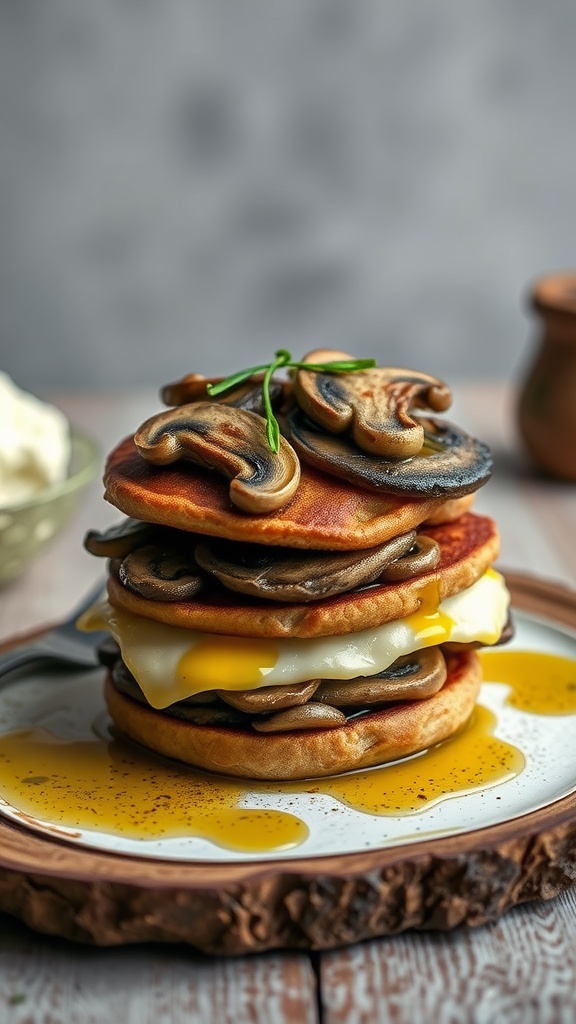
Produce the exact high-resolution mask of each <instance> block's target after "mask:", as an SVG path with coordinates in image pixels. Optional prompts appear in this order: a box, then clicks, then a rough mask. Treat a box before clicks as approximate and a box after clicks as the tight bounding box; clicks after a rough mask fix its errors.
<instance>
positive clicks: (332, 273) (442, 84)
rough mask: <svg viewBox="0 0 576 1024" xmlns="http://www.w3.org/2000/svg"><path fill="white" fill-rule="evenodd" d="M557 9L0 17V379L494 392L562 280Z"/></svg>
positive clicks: (80, 11)
mask: <svg viewBox="0 0 576 1024" xmlns="http://www.w3.org/2000/svg"><path fill="white" fill-rule="evenodd" d="M575 44H576V4H575V3H574V2H573V0H565V2H563V0H549V3H548V4H543V3H541V2H534V0H472V2H469V0H374V2H369V0H349V2H347V0H285V2H280V0H278V2H276V0H96V2H95V0H0V132H1V134H0V139H1V146H0V203H1V206H2V221H1V230H0V364H3V366H4V368H5V369H7V370H8V372H10V373H11V374H12V375H13V376H14V377H16V378H17V379H18V380H19V381H20V382H21V383H23V384H25V385H26V386H28V387H30V388H33V389H36V390H40V391H42V390H45V389H47V388H52V387H62V386H63V387H73V386H79V385H82V386H84V387H89V388H95V387H99V386H116V387H119V386H124V385H128V384H143V383H144V384H145V383H154V384H159V383H160V382H162V381H165V380H168V379H172V378H174V377H177V376H180V375H181V374H183V373H185V372H189V371H191V370H199V371H202V372H206V373H209V372H222V371H225V370H226V369H230V370H232V369H238V368H239V367H242V366H244V365H247V364H250V363H251V362H253V361H254V362H258V361H261V360H262V359H265V358H267V356H268V355H269V354H270V353H272V352H273V351H274V349H275V348H277V347H279V346H285V347H288V348H290V349H293V350H294V351H296V352H299V353H300V352H302V351H305V350H306V349H308V348H309V347H313V346H315V345H317V344H321V345H324V344H331V345H333V346H334V347H342V348H345V349H348V350H350V351H352V352H354V353H356V354H358V355H376V356H377V357H378V358H379V359H380V360H383V361H385V362H389V363H392V364H405V365H415V364H417V365H418V366H419V367H420V368H422V369H428V370H435V371H436V372H439V373H440V374H441V375H443V376H445V377H447V378H448V379H449V380H451V379H454V378H455V377H458V376H461V375H465V374H470V373H472V374H474V375H476V376H481V377H495V376H497V375H504V376H508V377H509V376H511V375H512V374H514V373H516V372H517V369H518V365H519V360H521V359H522V358H523V356H524V354H525V352H526V348H527V342H528V337H529V331H530V328H529V323H528V320H527V317H526V313H525V310H524V308H523V301H524V293H525V289H526V287H527V285H528V283H529V282H530V281H531V280H532V279H533V278H534V277H535V276H537V275H538V274H540V273H541V272H542V271H546V270H551V269H557V268H563V267H570V266H572V265H574V264H575V263H576V253H575V237H576V236H575V230H574V213H575V203H574V185H575V180H576V179H575V173H574V172H575V157H576V139H575V136H574V128H575V96H576V88H575V87H576V60H575V52H576V46H575Z"/></svg>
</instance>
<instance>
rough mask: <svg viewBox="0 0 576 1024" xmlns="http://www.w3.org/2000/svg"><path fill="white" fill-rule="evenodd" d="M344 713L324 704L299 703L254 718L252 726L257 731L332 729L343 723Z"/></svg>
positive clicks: (344, 719)
mask: <svg viewBox="0 0 576 1024" xmlns="http://www.w3.org/2000/svg"><path fill="white" fill-rule="evenodd" d="M345 721H346V715H344V714H343V713H342V712H341V711H338V709H337V708H331V707H328V706H327V705H325V704H316V703H313V702H309V703H308V704H300V705H299V706H298V707H296V708H286V710H285V711H278V712H277V713H276V714H275V715H269V716H268V717H267V718H260V719H256V720H255V721H253V722H252V728H253V729H256V731H257V732H291V731H292V729H334V728H335V727H336V726H339V725H344V723H345Z"/></svg>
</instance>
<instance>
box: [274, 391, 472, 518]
mask: <svg viewBox="0 0 576 1024" xmlns="http://www.w3.org/2000/svg"><path fill="white" fill-rule="evenodd" d="M287 424H288V429H289V435H290V440H291V442H292V444H293V446H294V448H295V449H296V451H297V453H298V455H299V456H300V458H301V459H302V460H303V461H304V462H307V463H309V464H310V465H311V466H315V467H316V468H317V469H320V470H323V471H324V472H325V473H329V474H331V475H332V476H336V477H340V478H342V479H344V480H347V481H348V482H349V483H355V484H357V485H358V486H359V487H366V488H367V489H368V490H376V491H386V492H388V493H390V494H396V495H399V496H407V497H422V498H423V497H426V498H439V497H447V498H448V497H450V498H453V497H460V496H461V495H463V494H471V493H472V492H473V491H476V490H477V489H478V488H479V487H481V486H482V484H484V483H486V481H487V480H488V478H489V477H490V473H491V472H492V456H491V454H490V449H489V448H488V447H487V445H485V444H483V443H482V442H481V441H478V440H476V438H473V437H471V436H470V435H469V434H467V433H465V431H463V430H460V429H459V428H458V427H456V426H454V425H453V424H451V423H448V422H446V421H445V420H439V419H436V418H435V417H426V419H423V420H422V427H423V430H424V446H423V448H422V450H421V452H420V454H419V455H414V456H412V458H409V459H385V458H383V457H381V456H375V455H367V454H366V452H363V451H361V449H360V448H358V447H357V446H356V445H355V444H354V443H353V442H352V441H349V440H347V439H346V438H343V437H337V436H336V435H335V434H327V433H325V432H324V431H322V430H321V429H320V428H319V427H317V426H316V425H315V424H314V423H312V422H311V420H309V419H308V418H307V417H306V416H305V415H304V414H303V412H302V411H301V410H300V409H294V410H292V412H290V413H289V414H288V416H287Z"/></svg>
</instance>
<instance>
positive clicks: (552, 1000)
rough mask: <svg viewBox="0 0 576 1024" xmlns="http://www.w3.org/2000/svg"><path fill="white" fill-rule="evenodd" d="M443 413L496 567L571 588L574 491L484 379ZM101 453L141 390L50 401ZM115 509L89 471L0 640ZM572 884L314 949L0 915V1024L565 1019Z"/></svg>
mask: <svg viewBox="0 0 576 1024" xmlns="http://www.w3.org/2000/svg"><path fill="white" fill-rule="evenodd" d="M454 391H455V395H456V398H455V402H454V406H453V410H452V412H451V417H452V419H454V421H455V422H458V423H459V424H461V425H462V426H463V427H465V428H466V429H468V430H469V431H470V432H472V433H474V434H476V435H477V436H479V437H481V438H482V439H483V440H485V441H487V442H488V443H489V444H490V445H491V447H492V449H493V453H494V457H495V470H494V475H493V477H492V480H491V481H490V483H489V484H488V485H487V486H486V487H485V488H484V489H483V490H482V491H480V492H479V494H478V495H477V498H476V504H475V507H476V509H477V510H478V511H481V512H487V513H489V514H491V515H493V516H494V517H495V518H496V519H497V521H498V523H499V527H500V532H501V535H502V554H501V557H500V560H499V565H500V567H502V568H509V569H515V570H518V571H520V572H523V573H532V574H534V575H537V576H541V577H545V578H547V579H551V580H553V581H555V582H561V583H563V584H565V585H567V586H570V587H572V588H576V543H575V538H576V489H575V488H574V486H570V485H567V484H561V483H557V482H553V481H547V480H542V479H540V478H539V477H538V476H537V475H536V474H534V473H533V472H532V470H531V467H530V465H529V463H528V461H527V459H526V458H525V457H524V456H523V454H522V453H521V451H520V448H519V445H518V441H517V436H516V432H515V428H514V404H513V401H512V397H511V395H510V393H509V391H507V390H506V389H505V388H504V387H502V386H500V385H496V384H479V385H472V384H468V383H465V382H462V383H461V384H460V385H459V386H455V387H454ZM54 398H55V400H57V401H58V404H60V406H61V407H62V408H63V409H64V411H65V412H66V413H67V414H68V416H69V417H70V419H71V420H72V421H73V422H74V423H75V424H76V425H77V426H79V427H83V428H85V429H86V430H89V431H90V432H91V433H92V434H93V435H94V436H96V437H97V438H98V439H99V441H100V443H101V446H102V451H103V452H104V451H106V450H107V449H109V448H110V447H111V446H112V445H113V444H114V443H115V442H116V440H118V438H119V437H121V436H123V435H124V434H127V433H130V432H131V431H132V430H133V429H135V427H136V426H137V425H138V424H139V423H140V422H141V421H142V420H143V419H145V418H146V417H147V416H149V415H150V414H151V413H153V412H154V411H156V410H157V409H159V408H160V403H159V401H158V399H157V397H156V394H155V393H154V392H149V393H137V394H133V395H130V396H128V397H126V396H123V397H122V396H119V395H118V396H113V395H107V396H104V395H88V394H87V395H57V396H54ZM117 519H118V513H117V512H116V511H115V510H114V509H112V508H111V507H109V506H107V505H106V503H105V502H104V501H103V500H102V493H101V485H100V483H99V482H98V481H97V482H95V484H94V485H93V487H92V488H91V490H90V493H89V495H88V497H87V498H86V500H85V501H84V503H83V506H82V508H81V510H80V511H79V513H78V514H77V516H76V518H75V520H74V522H73V523H72V524H71V525H70V526H69V528H68V530H67V532H66V534H65V535H64V536H63V537H61V538H59V539H58V540H57V542H56V543H55V544H54V546H53V547H52V548H51V550H50V551H49V552H47V553H46V554H45V555H44V556H43V557H42V558H41V559H40V560H39V561H38V562H37V563H36V564H35V565H34V566H33V567H32V568H31V569H30V570H29V571H28V573H27V574H26V575H25V576H23V577H22V578H21V579H19V580H17V581H16V582H14V583H13V584H11V585H10V586H8V587H6V588H5V589H4V590H2V591H0V640H2V639H4V638H7V637H10V636H12V635H14V634H15V633H17V632H22V631H25V630H28V629H32V628H34V627H36V626H39V625H41V624H44V623H47V622H53V621H55V620H56V619H58V618H60V617H64V616H66V615H67V614H68V613H69V612H70V610H71V609H72V607H73V606H74V605H75V603H76V602H77V601H78V600H79V599H80V597H81V596H82V595H83V594H85V593H86V592H87V591H88V590H89V589H90V587H91V586H92V585H93V584H94V583H96V581H97V580H98V579H99V578H100V575H101V572H102V566H101V563H100V562H99V560H98V559H94V558H92V557H91V556H89V555H88V554H86V553H85V552H84V551H83V549H82V537H83V534H84V532H85V530H86V529H88V528H89V527H95V528H99V529H102V528H104V527H105V526H107V525H109V524H110V523H112V522H114V521H117ZM575 936H576V888H575V889H571V890H568V891H567V892H565V893H564V894H563V895H562V896H559V897H556V898H555V899H554V900H551V901H550V902H548V903H541V904H531V905H528V906H524V907H521V908H516V909H515V910H513V911H511V912H510V913H509V914H507V915H506V916H505V917H503V918H502V919H501V920H500V921H499V922H497V923H495V924H492V925H488V926H484V927H482V928H479V929H476V930H464V929H458V930H456V931H453V932H449V933H432V932H430V933H406V934H403V935H399V936H396V937H393V938H386V939H380V940H375V941H370V942H364V943H361V944H359V945H357V946H353V947H350V948H346V949H342V950H336V951H333V952H329V953H323V954H321V955H312V956H310V955H308V954H306V953H292V952H287V953H270V954H266V955H260V956H253V957H243V958H239V959H209V958H207V957H202V956H200V955H198V954H196V953H194V952H192V951H190V950H189V949H187V948H185V947H180V946H178V947H171V946H170V947H166V946H142V947H139V946H138V947H136V946H132V947H123V948H114V949H94V948H88V947H83V946H79V945H74V944H72V943H68V942H65V941H64V940H59V939H54V938H50V937H46V936H43V935H38V934H35V933H34V932H32V931H30V930H28V929H27V928H26V927H25V926H24V925H22V924H20V922H17V921H15V920H13V919H11V918H9V917H1V916H0V1020H1V1021H2V1022H6V1024H36V1022H45V1024H60V1022H66V1024H101V1022H102V1024H103V1022H111V1021H118V1020H121V1021H122V1022H123V1024H148V1022H150V1024H153V1022H154V1024H181V1022H183V1021H194V1022H199V1024H200V1022H202V1024H203V1022H206V1024H214V1022H218V1024H227V1022H230V1024H244V1022H246V1024H248V1022H250V1024H260V1022H271V1024H282V1022H289V1021H290V1022H296V1021H298V1022H300V1024H308V1022H309V1024H316V1022H318V1021H322V1022H325V1024H342V1022H344V1021H346V1022H354V1024H356V1022H358V1024H360V1022H362V1024H364V1022H366V1024H380V1022H382V1024H384V1022H392V1021H393V1022H394V1024H404V1022H406V1024H415V1022H419V1021H423V1022H429V1021H434V1022H436V1024H448V1022H456V1021H474V1022H477V1024H483V1022H486V1024H488V1022H493V1021H498V1022H501V1021H505V1022H511V1024H512V1022H516V1021H518V1022H519V1024H520V1022H522V1024H531V1022H534V1024H548V1022H566V1024H569V1022H573V1021H574V1020H576V948H575V947H576V944H575V942H574V937H575Z"/></svg>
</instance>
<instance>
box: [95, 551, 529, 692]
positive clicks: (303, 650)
mask: <svg viewBox="0 0 576 1024" xmlns="http://www.w3.org/2000/svg"><path fill="white" fill-rule="evenodd" d="M421 597H422V604H421V606H420V608H419V610H418V611H417V612H415V613H414V614H413V615H409V616H407V617H406V618H403V619H397V620H396V621H394V622H387V623H385V624H384V625H382V626H377V627H375V628H373V629H365V630H362V631H361V632H358V633H349V634H347V635H346V636H342V637H337V636H328V637H320V638H316V639H309V640H283V639H281V640H260V639H250V638H246V637H235V636H222V635H220V634H216V633H201V632H198V631H195V630H188V629H182V628H181V627H178V626H168V625H165V624H164V623H160V622H154V621H152V620H151V619H145V618H143V617H141V616H138V615H132V614H130V613H129V612H125V611H121V610H119V609H117V608H113V607H112V606H111V605H110V604H108V602H106V601H105V602H102V603H100V604H98V605H94V606H93V608H91V609H90V610H89V611H88V612H86V613H85V614H84V615H83V616H82V618H81V620H80V621H79V623H78V625H79V628H81V629H87V630H96V629H109V630H110V632H111V633H112V635H113V636H114V638H115V640H116V642H117V643H118V645H119V647H120V650H121V652H122V658H123V660H124V662H125V664H126V666H127V667H128V669H129V671H130V672H131V673H132V675H133V676H134V677H135V679H137V681H138V683H139V684H140V687H141V688H142V691H143V693H144V696H145V697H146V700H147V701H148V703H149V704H150V705H151V706H152V707H154V708H164V707H167V706H168V705H169V704H174V703H175V702H176V701H179V700H185V699H186V698H187V697H191V696H192V695H193V694H195V693H201V692H202V691H203V690H214V689H218V690H248V689H256V688H257V687H259V686H282V685H284V684H287V683H301V682H304V681H305V680H307V679H319V678H320V679H353V678H354V677H355V676H369V675H374V674H375V673H376V672H381V671H383V670H384V669H386V668H388V667H389V666H390V665H391V664H392V663H393V662H394V661H396V658H399V657H401V655H404V654H412V653H413V652H414V651H417V650H420V649H421V648H423V647H431V646H434V645H435V644H441V643H444V642H446V641H448V640H452V641H455V642H458V643H471V642H472V641H475V640H477V641H480V642H481V643H484V644H493V643H495V642H496V641H497V640H498V638H499V637H500V634H501V632H502V630H503V628H504V626H505V625H506V620H507V617H508V606H509V594H508V591H507V589H506V585H505V583H504V579H503V577H502V576H501V575H500V574H499V573H497V572H495V571H494V570H493V569H489V570H488V571H487V572H486V573H485V574H484V576H482V577H481V578H480V579H479V580H478V581H477V582H476V583H474V584H473V585H472V586H471V587H468V589H467V590H463V591H461V592H460V593H459V594H455V595H454V596H453V597H449V598H446V599H445V600H443V601H442V602H440V603H439V602H438V585H437V583H436V582H435V581H433V583H432V584H430V583H429V584H426V585H425V586H424V587H423V590H422V595H421Z"/></svg>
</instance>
